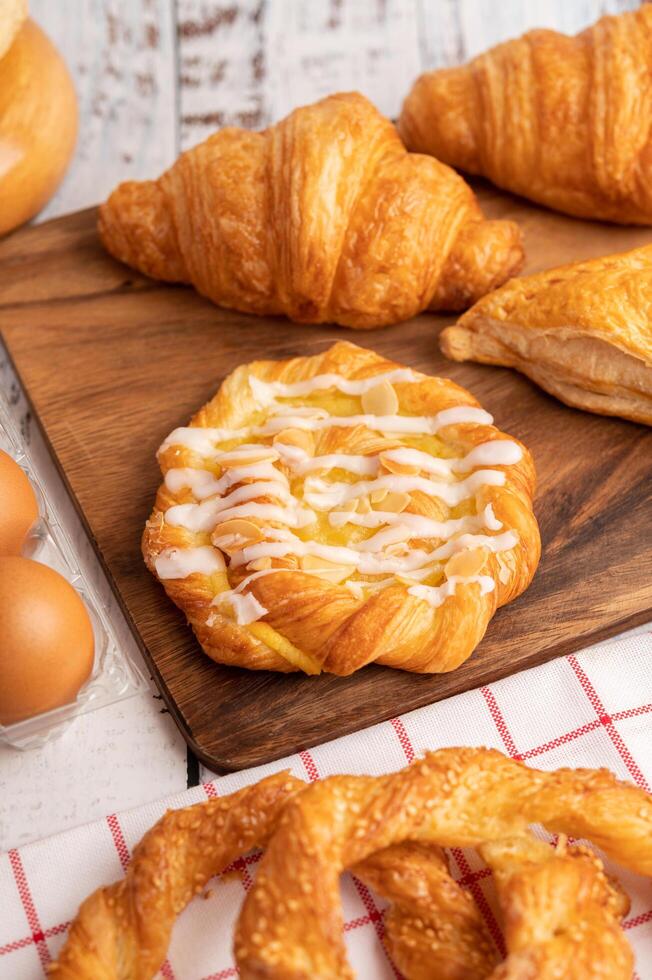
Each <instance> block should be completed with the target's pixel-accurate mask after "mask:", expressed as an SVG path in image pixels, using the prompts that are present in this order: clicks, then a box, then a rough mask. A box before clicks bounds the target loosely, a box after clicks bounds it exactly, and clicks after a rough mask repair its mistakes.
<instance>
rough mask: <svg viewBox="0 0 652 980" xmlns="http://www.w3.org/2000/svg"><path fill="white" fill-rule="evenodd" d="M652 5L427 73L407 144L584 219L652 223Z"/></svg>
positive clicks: (413, 99) (413, 103) (409, 103)
mask: <svg viewBox="0 0 652 980" xmlns="http://www.w3.org/2000/svg"><path fill="white" fill-rule="evenodd" d="M650 63H652V5H650V4H647V3H644V4H642V5H641V6H640V8H639V9H638V10H636V11H632V12H630V13H624V14H621V15H620V16H617V17H603V18H602V19H601V20H599V21H598V22H597V23H596V24H594V25H593V26H592V27H590V28H588V29H587V30H585V31H583V32H582V33H581V34H578V35H577V36H576V37H568V36H567V35H565V34H559V33H557V32H556V31H549V30H535V31H530V32H529V33H527V34H524V35H523V37H521V38H518V39H515V40H512V41H507V42H506V43H505V44H499V45H498V46H497V47H495V48H492V49H491V50H490V51H487V52H486V53H485V54H482V55H480V56H479V57H477V58H474V59H473V61H471V62H470V63H469V64H468V65H465V66H462V67H459V68H450V69H445V70H442V71H434V72H428V73H426V74H424V75H422V76H421V77H420V78H419V79H418V80H417V81H416V83H415V84H414V86H413V88H412V90H411V92H410V93H409V95H408V97H407V99H406V100H405V103H404V105H403V110H402V113H401V117H400V121H399V132H400V134H401V136H402V137H403V140H404V141H405V144H406V146H407V147H408V148H409V149H411V150H416V151H418V152H420V153H432V154H433V155H434V156H436V157H437V158H438V159H439V160H443V161H445V162H446V163H449V164H451V165H452V166H454V167H459V168H460V169H462V170H465V171H467V172H468V173H473V174H482V175H483V176H485V177H488V178H489V179H490V180H492V181H493V182H494V183H495V184H497V185H498V186H499V187H504V188H506V189H507V190H510V191H514V192H515V193H517V194H521V195H523V197H528V198H531V199H532V200H533V201H537V202H538V203H540V204H545V205H546V206H547V207H550V208H554V209H556V210H558V211H563V212H565V213H567V214H572V215H576V216H578V217H582V218H600V219H603V220H606V221H614V222H619V223H623V224H642V225H647V224H652V74H651V73H650Z"/></svg>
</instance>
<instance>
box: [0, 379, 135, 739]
mask: <svg viewBox="0 0 652 980" xmlns="http://www.w3.org/2000/svg"><path fill="white" fill-rule="evenodd" d="M0 449H2V450H4V451H5V452H6V453H8V454H9V455H10V456H11V457H12V458H13V459H14V460H15V461H16V462H17V463H18V465H19V466H20V467H21V469H23V470H24V472H25V473H26V474H27V476H28V478H29V480H30V483H31V485H32V488H33V490H34V492H35V494H36V499H37V502H38V509H39V515H40V517H39V520H38V521H37V523H36V524H35V525H34V526H33V527H32V529H31V530H30V533H29V535H28V537H27V540H26V542H25V546H24V548H23V555H24V557H26V558H32V559H34V560H35V561H39V562H42V563H43V564H45V565H48V566H49V567H50V568H53V569H54V570H55V571H57V572H59V573H60V574H61V575H63V577H64V578H65V579H67V580H68V581H69V582H70V584H71V585H72V586H73V587H74V588H75V589H76V590H77V592H78V593H79V594H80V596H81V598H82V599H83V601H84V604H85V606H86V610H87V612H88V615H89V617H90V620H91V624H92V627H93V637H94V645H95V655H94V661H93V669H92V672H91V675H90V677H89V678H88V680H87V681H86V682H85V683H84V685H83V687H82V688H81V689H80V691H79V694H78V695H77V697H76V699H75V700H74V701H72V702H70V703H69V704H66V705H62V706H61V707H58V708H54V709H53V710H51V711H47V712H43V713H42V714H39V715H34V716H33V717H32V718H26V719H25V720H24V721H20V722H16V723H15V724H12V725H7V726H3V725H0V743H5V744H8V745H12V746H14V747H15V748H18V749H31V748H37V747H39V746H42V745H44V744H45V743H46V742H48V741H50V740H52V739H54V738H57V737H59V736H60V735H61V734H62V733H63V732H64V731H65V729H66V728H67V727H68V726H69V725H70V723H71V722H72V721H74V719H75V718H77V717H78V716H80V715H83V714H86V713H87V712H89V711H96V710H98V709H99V708H103V707H105V706H107V705H109V704H114V703H115V702H116V701H122V700H123V699H125V698H128V697H132V696H133V695H135V694H138V693H141V692H144V691H148V690H149V685H148V683H147V680H146V678H145V675H144V674H143V672H142V670H141V668H140V666H139V665H138V664H136V663H135V662H134V661H133V660H132V658H131V657H129V656H127V655H126V654H125V653H124V652H123V651H122V650H121V649H120V647H119V645H118V643H117V641H116V638H115V633H114V631H113V628H112V626H111V623H110V621H109V618H108V616H107V613H106V610H105V608H104V606H103V604H102V601H101V598H100V596H99V595H98V593H97V590H96V589H95V588H94V587H93V585H92V584H91V583H90V582H89V581H87V580H86V578H85V576H84V574H83V573H82V571H81V570H80V567H79V564H78V561H77V559H76V557H75V550H74V548H73V546H72V544H71V543H70V540H69V538H68V536H67V534H66V532H65V531H64V529H63V528H62V526H61V524H60V523H59V521H58V519H57V515H56V511H55V509H54V507H53V505H52V502H51V501H50V500H49V499H48V496H47V493H46V492H45V489H44V487H43V486H42V485H41V483H40V482H39V479H38V477H37V475H36V473H35V471H34V468H33V467H32V465H31V462H30V459H29V455H28V453H27V452H26V451H25V448H24V446H23V444H22V440H21V437H20V433H19V432H18V430H17V428H16V426H15V425H14V423H13V420H12V418H11V416H10V413H9V410H8V406H7V405H6V403H5V402H4V400H3V397H2V395H0Z"/></svg>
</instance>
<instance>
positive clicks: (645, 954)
mask: <svg viewBox="0 0 652 980" xmlns="http://www.w3.org/2000/svg"><path fill="white" fill-rule="evenodd" d="M447 745H489V746H495V747H496V748H499V749H502V750H503V751H504V752H506V753H508V754H509V755H511V756H513V757H515V758H518V759H524V760H526V761H527V762H528V763H530V764H532V765H535V766H539V767H541V768H543V769H553V768H557V767H559V766H590V767H599V766H606V767H608V768H609V769H611V770H612V771H613V772H615V773H616V775H617V776H618V777H619V778H621V779H629V780H631V781H633V782H635V783H637V784H638V785H639V786H643V787H645V788H646V789H649V788H650V785H649V784H650V783H652V633H650V632H649V631H648V632H644V633H640V634H638V635H635V636H630V637H627V638H623V639H620V640H617V641H613V642H611V643H609V644H603V645H601V646H599V647H595V648H593V649H590V650H585V651H584V652H582V653H581V654H577V655H575V656H571V657H567V658H564V659H560V660H556V661H553V662H552V663H549V664H547V665H545V666H543V667H538V668H535V669H533V670H529V671H525V672H523V673H521V674H516V675H514V676H513V677H509V678H507V679H506V680H502V681H498V682H496V683H495V684H491V685H490V686H488V687H483V688H481V689H479V690H475V691H471V692H469V693H467V694H462V695H459V696H458V697H454V698H450V699H449V700H447V701H443V702H440V703H439V704H435V705H432V706H431V707H428V708H422V709H420V710H419V711H414V712H411V713H410V714H407V715H404V716H403V717H400V718H394V719H392V720H391V721H389V722H385V723H384V724H381V725H376V726H375V727H373V728H369V729H367V730H366V731H363V732H359V733H357V734H356V735H351V736H348V737H346V738H341V739H338V740H337V741H334V742H329V743H327V744H326V745H321V746H319V747H318V748H315V749H313V750H311V751H310V752H301V753H300V754H299V755H296V756H292V757H290V758H288V759H284V760H281V761H279V762H275V763H272V764H270V765H266V766H261V767H260V768H258V769H251V770H248V771H246V772H239V773H234V774H232V775H228V776H224V777H221V778H218V779H215V780H214V781H213V782H211V783H205V784H204V785H202V786H199V787H196V788H195V789H192V790H189V791H187V792H185V793H181V794H179V795H177V796H173V797H169V798H167V799H164V800H160V801H159V802H157V803H152V804H150V805H148V806H143V807H140V808H138V809H137V810H132V811H130V812H128V813H124V814H121V815H119V816H117V815H115V814H111V815H110V816H108V817H106V819H105V820H102V821H99V822H97V823H94V824H89V825H87V826H85V827H80V828H77V829H75V830H71V831H68V832H66V833H63V834H59V835H57V836H56V837H50V838H48V839H47V840H43V841H39V842H37V843H33V844H29V845H27V846H26V847H23V848H22V849H21V850H13V851H10V852H9V853H8V854H4V855H2V856H0V978H2V980H36V978H40V977H43V976H44V971H45V967H46V966H47V964H48V963H49V962H50V960H51V959H52V958H53V957H56V955H57V951H58V949H59V948H60V946H61V944H62V942H63V939H64V935H65V932H66V928H67V924H68V922H69V920H70V919H71V918H72V917H73V916H74V914H75V912H76V910H77V907H78V905H79V903H80V902H81V900H82V899H83V898H84V897H85V896H86V895H87V894H88V893H89V892H90V891H92V890H93V889H95V888H96V887H97V886H98V885H101V884H105V883H108V882H111V881H114V880H115V879H116V878H119V877H120V876H121V875H122V874H123V872H124V870H125V868H126V867H127V865H128V864H129V857H130V854H131V851H132V850H133V848H134V846H135V845H136V843H137V842H138V841H139V840H140V838H141V837H142V835H143V834H144V833H145V831H146V830H148V828H149V827H151V826H152V824H153V823H154V822H155V821H156V820H157V819H158V818H159V817H160V816H162V815H163V813H164V812H165V811H166V810H167V809H168V808H169V807H181V806H187V805H188V804H190V803H194V802H197V801H200V800H205V799H206V798H207V797H210V796H215V795H220V796H222V795H226V794H228V793H231V792H233V791H234V790H236V789H239V788H240V787H241V786H244V785H246V784H248V783H252V782H255V781H257V780H258V779H260V778H261V777H262V776H265V775H268V774H269V773H272V772H276V771H278V770H280V769H287V768H289V769H291V770H292V772H293V773H294V774H295V775H296V776H299V777H301V778H303V779H308V780H314V779H319V778H320V777H323V776H328V775H331V774H333V773H340V772H347V773H370V774H377V773H384V772H390V771H393V770H396V769H399V768H401V767H402V766H404V765H405V764H406V763H407V762H411V761H412V759H413V758H414V757H415V755H417V754H418V753H420V752H423V751H424V750H425V749H436V748H440V747H442V746H447ZM258 859H259V855H255V854H254V855H249V856H246V857H244V858H241V859H239V860H238V861H236V862H235V865H234V866H233V868H231V869H230V871H231V872H234V871H235V872H237V874H233V873H231V874H228V875H226V876H225V877H224V878H220V879H217V880H216V882H215V884H214V885H213V886H212V889H211V891H210V895H209V897H208V898H203V897H200V898H197V899H195V900H194V901H193V902H192V903H191V904H190V906H189V907H188V908H187V909H186V911H185V912H184V913H183V914H182V915H181V917H180V918H179V921H178V922H177V924H176V926H175V929H174V934H173V937H172V942H171V945H170V949H169V955H168V959H167V961H166V963H165V964H164V966H163V969H162V970H161V974H160V976H162V977H164V978H166V980H173V978H176V980H226V978H229V977H235V976H237V971H236V969H235V968H234V965H233V961H232V958H231V935H232V928H233V923H234V920H235V918H236V915H237V912H238V909H239V907H240V903H241V901H242V897H243V893H244V891H246V890H247V888H248V887H249V886H250V884H251V881H252V875H253V874H254V873H255V867H256V863H257V861H258ZM452 868H453V871H454V873H455V875H456V877H457V878H458V879H459V880H460V881H461V882H462V884H464V885H465V886H466V887H468V888H469V889H470V891H471V893H472V895H473V897H474V898H475V900H476V902H477V903H478V906H479V907H480V909H481V911H482V913H483V915H484V916H485V918H486V921H487V923H488V926H489V929H490V931H491V934H492V936H493V937H494V940H495V942H496V944H497V945H498V947H499V948H502V937H501V933H500V927H499V924H498V916H497V913H496V908H495V903H494V897H493V889H492V882H491V875H490V872H489V871H488V870H487V869H486V868H485V867H483V865H482V863H481V862H480V860H479V859H478V858H477V857H476V856H475V855H474V854H473V853H471V852H469V853H467V852H463V851H460V850H454V851H453V852H452ZM610 870H612V871H613V868H612V869H610ZM617 876H618V877H619V878H620V879H621V881H622V882H623V884H624V885H625V887H626V889H627V891H628V893H629V895H630V896H631V899H632V908H631V912H630V914H629V916H628V917H627V920H626V922H625V928H626V930H627V935H628V937H629V939H630V941H631V943H632V945H633V947H634V949H635V952H636V957H637V971H638V977H639V978H641V980H643V978H649V977H652V888H651V887H650V882H649V881H646V880H644V879H642V878H637V877H636V876H634V875H630V874H628V873H623V872H622V871H620V870H619V871H618V873H617ZM342 897H343V903H344V915H345V921H346V926H345V929H346V938H347V944H348V949H349V955H350V959H351V962H352V965H353V967H354V969H355V970H356V972H357V976H358V977H361V978H363V980H372V978H373V980H376V978H379V980H383V978H388V980H390V978H393V977H397V976H398V973H397V972H396V970H395V969H394V968H393V967H392V965H391V964H390V962H389V961H388V959H387V956H386V955H385V953H384V951H383V947H382V945H381V943H380V941H379V940H380V937H381V935H382V931H383V917H382V916H383V913H382V907H381V905H380V903H377V901H376V900H375V898H374V896H373V895H372V894H371V893H370V892H369V891H368V890H367V888H365V886H364V885H362V884H361V883H360V882H358V881H355V880H353V879H351V878H346V879H345V880H344V882H343V887H342Z"/></svg>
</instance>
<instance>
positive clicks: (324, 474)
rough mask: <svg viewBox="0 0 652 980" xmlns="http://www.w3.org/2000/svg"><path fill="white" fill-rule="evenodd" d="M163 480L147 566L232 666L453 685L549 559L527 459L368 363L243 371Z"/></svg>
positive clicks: (443, 384) (458, 409)
mask: <svg viewBox="0 0 652 980" xmlns="http://www.w3.org/2000/svg"><path fill="white" fill-rule="evenodd" d="M159 462H160V464H161V469H162V471H163V474H164V482H163V484H162V485H161V487H160V488H159V491H158V494H157V498H156V504H155V507H154V511H153V513H152V515H151V517H150V519H149V521H148V522H147V526H146V528H145V532H144V535H143V554H144V556H145V560H146V562H147V565H148V567H149V569H150V570H151V571H152V572H153V574H154V575H155V576H156V577H157V578H158V579H159V580H160V581H161V582H162V584H163V586H164V587H165V590H166V592H167V593H168V595H169V596H170V598H171V599H172V600H173V601H174V602H175V603H176V604H177V605H178V606H180V608H181V609H182V610H183V612H184V613H185V615H186V617H187V619H188V621H189V622H190V624H191V626H192V628H193V630H194V631H195V634H196V636H197V639H198V640H199V643H200V644H201V646H202V647H203V649H204V651H205V652H206V653H207V654H208V655H209V657H211V658H212V659H214V660H216V661H218V662H220V663H226V664H231V665H235V666H240V667H248V668H250V669H253V670H263V669H265V670H278V671H282V672H288V671H294V670H303V671H304V672H305V673H309V674H318V673H320V672H321V671H327V672H329V673H334V674H340V675H343V674H351V673H353V672H354V671H356V670H358V669H359V668H360V667H363V666H364V665H365V664H368V663H371V662H372V661H376V662H378V663H381V664H385V665H387V666H391V667H401V668H403V669H405V670H413V671H419V672H429V673H431V672H440V671H447V670H452V669H454V668H455V667H457V666H458V665H459V664H460V663H462V661H463V660H466V658H467V657H468V656H470V654H471V653H472V651H473V650H474V648H475V647H476V645H477V644H478V642H479V641H480V639H481V638H482V636H483V635H484V632H485V629H486V628H487V625H488V623H489V620H490V619H491V617H492V616H493V614H494V612H495V610H496V608H497V607H498V606H501V605H503V604H504V603H506V602H509V601H510V600H511V599H513V598H515V597H516V596H517V595H519V594H520V593H521V592H522V591H523V590H524V589H525V588H526V587H527V586H528V585H529V582H530V580H531V578H532V576H533V574H534V571H535V569H536V566H537V563H538V560H539V553H540V541H539V531H538V527H537V523H536V520H535V518H534V514H533V513H532V499H531V498H532V493H533V489H534V467H533V464H532V459H531V457H530V454H529V452H528V451H527V449H525V447H524V446H522V445H521V444H520V443H518V442H516V441H515V440H512V439H509V438H508V437H506V436H505V435H504V434H503V433H501V432H500V431H499V430H498V429H496V428H494V426H493V425H492V417H491V415H489V414H488V413H487V412H485V411H483V410H482V409H481V408H480V407H479V405H478V403H477V402H476V401H475V399H474V398H473V397H472V396H471V395H470V394H469V393H468V392H467V391H465V390H464V389H463V388H460V387H458V386H457V385H455V384H453V382H451V381H448V380H446V379H444V378H431V377H428V376H427V375H425V374H420V373H419V372H417V371H412V370H411V369H409V368H403V367H400V366H399V365H397V364H394V363H393V362H391V361H387V360H384V359H383V358H382V357H381V356H380V355H378V354H376V353H373V352H372V351H369V350H364V349H362V348H360V347H356V346H355V345H353V344H348V343H338V344H335V345H334V346H333V347H331V348H330V349H329V350H326V351H324V352H323V353H322V354H318V355H316V356H314V357H297V358H293V359H291V360H289V361H257V362H254V363H253V364H245V365H242V366H241V367H239V368H237V369H236V370H235V371H234V372H233V373H232V374H230V375H229V376H228V377H227V378H226V380H225V381H224V383H223V384H222V387H221V388H220V390H219V391H218V393H217V395H216V396H215V397H214V398H213V399H212V400H211V401H210V402H209V403H208V404H207V405H205V406H204V408H202V409H201V411H199V412H198V413H197V415H196V416H195V417H194V419H193V420H192V421H191V423H190V425H189V426H188V427H182V428H178V429H175V430H174V431H173V432H172V433H171V434H170V435H169V436H168V437H167V439H166V440H165V441H164V443H163V445H162V446H161V448H160V450H159Z"/></svg>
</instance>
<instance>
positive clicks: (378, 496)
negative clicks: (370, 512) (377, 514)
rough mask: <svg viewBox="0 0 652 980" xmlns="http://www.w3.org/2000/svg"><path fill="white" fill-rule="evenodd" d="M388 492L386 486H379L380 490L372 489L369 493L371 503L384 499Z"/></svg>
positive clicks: (378, 502) (377, 502)
mask: <svg viewBox="0 0 652 980" xmlns="http://www.w3.org/2000/svg"><path fill="white" fill-rule="evenodd" d="M388 493H389V490H388V489H387V487H381V488H380V490H372V491H371V493H370V495H369V496H370V498H371V502H372V504H380V503H381V502H382V501H383V500H384V499H385V497H386V496H387V494H388Z"/></svg>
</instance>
